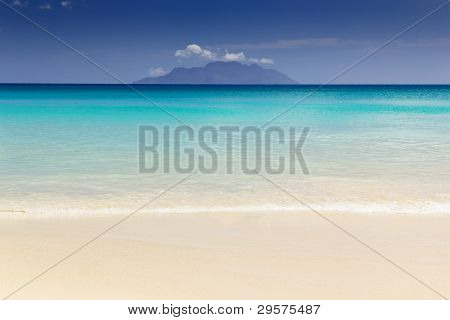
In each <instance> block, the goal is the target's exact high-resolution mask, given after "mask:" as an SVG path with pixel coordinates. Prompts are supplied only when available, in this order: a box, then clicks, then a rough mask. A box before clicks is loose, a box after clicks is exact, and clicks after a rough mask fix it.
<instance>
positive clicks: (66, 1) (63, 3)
mask: <svg viewBox="0 0 450 320" xmlns="http://www.w3.org/2000/svg"><path fill="white" fill-rule="evenodd" d="M61 6H63V7H64V8H67V9H72V2H71V1H70V0H64V1H61Z"/></svg>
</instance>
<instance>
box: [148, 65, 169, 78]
mask: <svg viewBox="0 0 450 320" xmlns="http://www.w3.org/2000/svg"><path fill="white" fill-rule="evenodd" d="M148 74H149V75H150V77H160V76H163V75H165V74H166V71H164V69H163V68H161V67H159V68H150V70H148Z"/></svg>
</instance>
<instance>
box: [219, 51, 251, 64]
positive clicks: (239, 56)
mask: <svg viewBox="0 0 450 320" xmlns="http://www.w3.org/2000/svg"><path fill="white" fill-rule="evenodd" d="M222 59H223V60H224V61H238V62H245V61H246V60H247V59H246V57H245V54H244V53H243V52H237V53H232V52H228V51H227V53H225V54H224V56H223V57H222Z"/></svg>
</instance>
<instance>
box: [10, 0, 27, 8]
mask: <svg viewBox="0 0 450 320" xmlns="http://www.w3.org/2000/svg"><path fill="white" fill-rule="evenodd" d="M11 5H12V6H14V7H26V6H27V5H28V2H27V1H22V0H13V1H12V2H11Z"/></svg>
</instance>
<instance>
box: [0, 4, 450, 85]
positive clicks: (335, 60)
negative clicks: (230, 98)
mask: <svg viewBox="0 0 450 320" xmlns="http://www.w3.org/2000/svg"><path fill="white" fill-rule="evenodd" d="M445 2H446V0H390V1H387V0H364V1H362V0H340V1H336V0H309V1H305V0H276V1H275V0H272V1H266V0H259V1H252V0H246V1H243V0H240V1H236V0H227V1H223V0H220V1H215V0H207V1H200V0H198V1H196V0H191V1H186V0H182V1H181V0H180V1H175V0H156V1H153V0H108V1H105V0H0V82H2V83H22V82H26V83H117V82H118V81H117V79H115V78H113V77H111V76H110V75H109V74H107V73H105V72H104V71H102V70H101V69H100V68H99V67H98V66H101V67H103V68H104V69H105V70H107V71H108V72H109V73H111V74H113V75H114V76H115V77H116V78H118V79H120V80H121V81H124V82H132V81H135V80H139V79H141V78H143V77H146V76H158V75H163V74H165V73H167V72H170V70H172V69H173V68H174V67H192V66H202V65H205V64H207V63H208V62H212V61H239V62H242V63H257V64H259V65H261V66H263V67H266V68H274V69H277V70H279V71H281V72H283V73H285V74H287V75H288V76H290V77H291V78H293V79H294V80H296V81H298V82H299V83H302V84H319V83H324V82H327V81H328V80H329V79H330V78H332V77H333V76H335V75H336V74H338V73H340V72H341V71H342V70H344V69H346V68H347V67H348V66H350V65H352V64H353V63H354V62H355V61H357V60H358V59H360V58H362V57H364V56H365V55H368V54H370V53H371V52H372V51H373V50H374V49H376V48H377V47H378V46H379V45H380V44H382V43H384V42H385V41H387V40H388V39H390V38H392V37H393V36H394V35H396V34H398V33H400V32H402V31H403V30H405V29H406V28H408V27H409V26H410V25H412V24H413V23H415V22H416V21H418V20H419V19H421V18H423V17H424V16H426V15H427V14H429V13H430V12H431V11H433V10H434V9H435V8H437V7H438V6H440V5H441V4H443V3H445ZM5 4H7V5H8V6H9V7H8V6H7V5H5ZM11 8H12V9H11ZM28 19H29V20H28ZM30 20H31V21H33V22H34V23H35V24H36V25H39V26H41V27H42V28H43V29H45V30H47V31H49V32H50V33H52V34H54V35H56V36H57V37H58V38H60V39H61V40H63V41H64V42H65V43H66V44H68V45H69V46H71V47H72V48H75V49H76V50H78V51H79V52H81V53H83V55H85V56H86V57H89V59H91V61H93V62H95V64H97V65H98V66H95V65H94V64H92V63H89V62H88V61H87V60H86V59H85V58H83V57H81V56H79V55H78V54H76V53H75V52H74V51H72V50H71V49H70V48H68V47H66V46H64V45H62V44H61V43H60V42H59V41H57V40H56V39H54V38H53V37H52V36H50V35H49V34H48V33H47V32H45V31H44V30H42V29H39V28H38V27H37V26H36V25H34V24H33V23H32V22H30ZM333 83H336V84H342V83H352V84H370V83H374V84H375V83H376V84H378V83H379V84H386V83H392V84H408V83H417V84H421V83H423V84H427V83H435V84H449V83H450V4H449V5H447V6H445V7H444V8H443V9H441V10H439V11H438V12H436V13H435V14H433V15H432V16H430V17H428V18H427V19H425V20H424V21H423V22H422V23H420V24H419V25H417V26H416V27H414V28H412V29H411V30H409V31H408V32H406V33H405V34H403V35H402V36H401V37H400V38H398V39H397V40H396V41H394V42H392V43H390V44H389V45H388V46H386V47H385V48H383V49H382V50H380V51H378V52H377V53H376V54H375V55H373V56H371V57H370V58H368V59H366V60H365V61H363V62H362V63H361V64H359V65H358V66H357V67H355V68H354V69H352V70H351V71H350V72H348V73H346V74H344V75H343V76H341V77H339V78H338V79H336V80H335V81H334V82H333Z"/></svg>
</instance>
